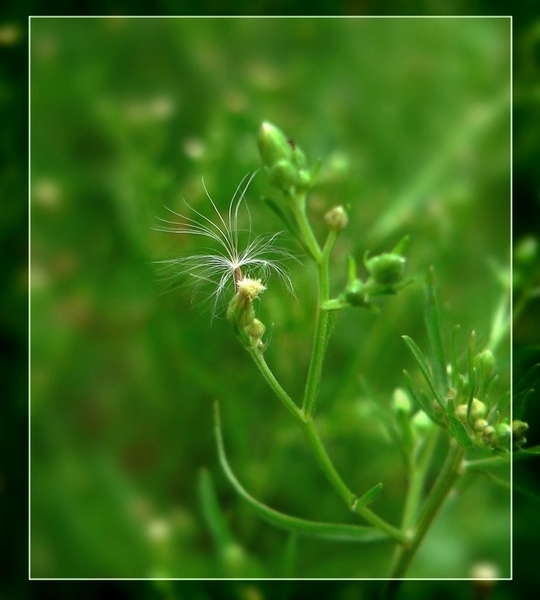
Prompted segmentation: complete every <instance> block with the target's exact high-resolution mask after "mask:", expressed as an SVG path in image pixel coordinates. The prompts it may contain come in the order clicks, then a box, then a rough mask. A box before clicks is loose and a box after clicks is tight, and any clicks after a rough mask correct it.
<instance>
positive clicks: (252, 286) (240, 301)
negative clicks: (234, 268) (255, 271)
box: [227, 277, 266, 327]
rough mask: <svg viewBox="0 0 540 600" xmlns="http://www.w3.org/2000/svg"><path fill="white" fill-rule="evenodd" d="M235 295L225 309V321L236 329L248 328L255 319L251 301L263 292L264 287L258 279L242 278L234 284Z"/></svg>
mask: <svg viewBox="0 0 540 600" xmlns="http://www.w3.org/2000/svg"><path fill="white" fill-rule="evenodd" d="M236 287H237V290H236V294H235V295H234V297H233V299H232V300H231V301H230V302H229V306H228V307H227V319H229V321H232V322H233V323H234V325H235V326H236V327H249V326H250V325H251V324H252V323H253V320H254V319H255V311H254V309H253V300H255V299H256V298H258V297H259V296H260V294H262V293H263V292H264V290H265V289H266V287H265V286H264V285H263V283H262V282H261V280H260V279H250V278H249V277H244V278H243V279H240V280H239V281H238V282H237V283H236Z"/></svg>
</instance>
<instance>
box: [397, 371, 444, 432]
mask: <svg viewBox="0 0 540 600" xmlns="http://www.w3.org/2000/svg"><path fill="white" fill-rule="evenodd" d="M403 374H404V375H405V385H406V386H407V389H408V390H409V393H410V394H411V396H412V398H413V400H414V401H415V402H416V404H417V406H418V407H419V408H421V409H422V410H423V411H424V412H425V413H426V415H427V416H428V417H429V418H430V419H431V420H432V421H433V422H434V423H437V425H439V426H441V427H444V423H443V421H442V420H441V419H440V418H439V417H438V415H437V414H436V413H435V411H434V410H433V407H432V406H431V404H430V402H429V401H428V400H427V399H426V398H424V397H423V396H422V394H417V393H416V391H415V389H414V387H413V384H412V381H411V376H410V375H409V373H408V372H407V371H403Z"/></svg>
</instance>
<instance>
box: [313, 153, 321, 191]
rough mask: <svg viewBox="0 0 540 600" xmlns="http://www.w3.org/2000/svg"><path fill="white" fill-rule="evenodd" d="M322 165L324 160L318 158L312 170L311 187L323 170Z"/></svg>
mask: <svg viewBox="0 0 540 600" xmlns="http://www.w3.org/2000/svg"><path fill="white" fill-rule="evenodd" d="M321 165H322V159H321V158H318V159H317V160H316V161H315V163H314V164H313V167H312V168H311V185H313V184H314V183H315V179H316V178H317V176H318V175H319V171H320V170H321Z"/></svg>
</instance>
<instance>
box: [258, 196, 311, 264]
mask: <svg viewBox="0 0 540 600" xmlns="http://www.w3.org/2000/svg"><path fill="white" fill-rule="evenodd" d="M263 202H264V203H265V204H266V205H267V206H269V207H270V209H271V210H272V211H273V212H274V214H275V215H276V216H277V217H278V218H279V220H280V221H281V222H282V223H283V224H284V225H285V227H286V228H287V229H288V231H289V232H290V233H291V235H292V236H293V237H294V238H295V239H296V241H297V242H298V243H299V244H300V245H301V246H302V248H303V249H304V250H305V251H306V252H307V253H308V254H310V251H309V248H308V247H307V245H306V244H305V242H304V240H303V239H302V235H301V233H300V229H299V228H298V226H297V225H296V222H295V220H294V216H293V215H292V213H291V212H290V211H289V210H286V209H283V208H282V207H281V206H279V204H278V203H277V202H276V201H275V200H272V198H263Z"/></svg>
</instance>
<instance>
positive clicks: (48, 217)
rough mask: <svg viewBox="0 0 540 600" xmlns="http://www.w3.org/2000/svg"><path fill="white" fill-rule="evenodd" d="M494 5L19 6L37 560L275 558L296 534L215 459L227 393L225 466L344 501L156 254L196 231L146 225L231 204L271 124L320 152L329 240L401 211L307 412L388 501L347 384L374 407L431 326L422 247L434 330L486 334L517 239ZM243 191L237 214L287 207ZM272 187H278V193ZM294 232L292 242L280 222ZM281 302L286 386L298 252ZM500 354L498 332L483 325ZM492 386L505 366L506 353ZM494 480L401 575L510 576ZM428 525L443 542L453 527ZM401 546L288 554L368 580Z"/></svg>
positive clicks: (256, 489)
mask: <svg viewBox="0 0 540 600" xmlns="http://www.w3.org/2000/svg"><path fill="white" fill-rule="evenodd" d="M509 43H510V28H509V22H508V20H505V19H480V20H467V19H465V20H463V19H438V20H432V19H430V20H422V19H411V20H401V19H388V20H378V19H374V20H356V19H335V20H316V19H306V18H303V19H294V20H293V19H291V20H289V19H284V20H281V19H265V20H261V19H232V20H222V19H124V18H115V19H103V18H97V19H85V20H80V19H54V18H42V19H34V20H32V22H31V79H30V82H31V178H32V181H31V183H32V194H31V240H32V248H31V252H32V255H31V266H32V271H31V301H32V305H31V316H32V320H31V359H32V362H31V397H32V402H31V459H32V462H31V501H32V502H31V575H32V576H33V577H44V578H53V577H88V578H103V577H136V578H138V577H154V576H161V577H178V578H213V577H230V576H233V577H250V576H254V577H259V576H261V577H270V578H274V577H281V576H284V568H285V567H284V558H283V555H284V552H285V548H286V544H287V536H286V534H284V533H283V532H281V531H279V530H276V529H273V528H272V527H271V526H269V525H267V524H265V523H263V522H261V521H260V520H259V519H258V518H257V517H256V516H255V515H254V514H253V513H252V512H251V511H250V509H249V507H247V506H246V505H245V504H244V503H243V501H242V500H240V499H239V498H237V497H236V496H235V494H234V492H233V491H232V489H231V488H230V486H229V484H228V483H227V482H226V481H225V480H224V477H223V476H222V474H221V472H220V469H219V466H218V465H217V460H216V452H215V444H214V440H213V437H212V410H211V407H212V402H213V401H214V400H215V399H218V400H220V403H221V408H222V414H223V422H224V423H223V424H224V436H225V443H226V447H227V450H228V454H229V458H230V460H231V463H232V465H233V468H234V469H235V470H236V472H237V474H238V476H239V478H240V480H241V481H242V482H243V483H244V485H245V486H246V488H247V489H248V490H249V491H250V492H251V493H252V494H253V495H254V496H255V497H257V498H259V499H261V500H262V501H264V502H266V503H267V504H269V505H271V506H273V507H274V508H277V509H279V510H282V511H284V512H288V513H290V514H294V515H297V516H302V517H305V518H310V519H319V520H328V521H343V522H352V520H351V516H350V515H349V514H348V511H347V510H346V508H345V507H342V506H341V504H340V501H339V499H338V498H335V497H334V494H333V492H332V490H331V489H329V487H328V485H327V483H326V481H325V479H324V477H323V476H322V475H321V474H320V473H319V471H318V468H317V466H316V464H315V462H314V461H313V459H312V458H311V456H310V455H309V452H308V451H307V449H306V446H305V444H304V441H303V439H302V436H301V434H300V432H299V431H298V430H297V429H296V427H295V424H294V423H292V422H290V420H289V418H288V415H287V414H285V412H284V411H283V410H282V407H281V406H280V405H279V404H278V403H277V401H276V400H275V399H274V398H273V396H272V394H271V393H270V391H269V390H268V389H267V387H266V385H265V383H264V382H263V381H262V380H261V378H260V377H259V375H258V373H257V372H256V369H255V368H254V366H253V365H252V364H251V363H250V360H249V357H248V356H247V354H245V352H244V351H243V350H242V349H241V348H240V347H239V346H238V344H237V343H236V341H235V339H234V336H233V335H232V332H231V331H230V328H229V324H228V322H227V321H226V320H225V319H223V318H221V319H212V318H211V315H210V313H209V312H208V310H205V309H204V307H202V306H198V305H197V300H195V301H192V297H191V295H190V293H189V291H186V290H184V289H179V290H175V291H172V292H169V293H164V292H166V286H164V285H163V284H162V283H160V282H159V281H158V280H157V279H158V278H157V276H156V268H155V266H154V265H153V264H152V261H154V260H161V259H165V258H174V257H179V256H182V255H185V254H187V253H190V252H196V251H197V249H198V248H200V240H199V239H180V236H174V235H171V234H164V233H158V232H156V231H153V229H152V228H153V227H154V226H156V225H157V224H158V218H159V217H165V218H167V211H166V209H165V208H164V207H170V208H172V209H173V210H176V211H178V212H185V211H186V210H187V209H186V207H185V205H184V202H183V201H184V199H185V200H186V201H187V202H188V203H189V204H190V205H192V206H194V207H196V208H197V210H201V211H202V212H204V213H205V214H210V212H209V211H208V208H209V204H208V201H207V200H206V199H205V195H204V190H203V186H202V178H203V177H204V182H205V185H206V186H207V188H208V190H209V192H210V194H211V195H212V197H213V199H214V201H215V202H216V204H217V205H218V206H219V207H220V208H221V209H223V210H226V208H227V207H228V202H229V201H230V198H231V196H232V194H233V192H234V190H235V189H236V186H237V184H238V183H239V181H240V179H241V178H242V177H243V176H244V175H245V174H246V173H248V172H251V171H253V170H255V169H257V168H258V166H259V161H258V156H257V149H256V144H255V137H256V131H257V128H258V126H259V123H260V122H261V121H262V120H269V121H271V122H273V123H275V124H276V125H278V126H280V127H281V128H283V129H284V130H285V131H286V132H287V134H288V135H291V136H292V137H294V139H295V140H296V142H297V143H298V144H299V145H300V146H301V147H302V148H303V149H304V151H305V152H306V154H307V156H308V158H309V159H310V160H311V161H314V160H315V159H317V158H319V157H320V158H322V159H323V167H322V170H321V174H320V179H319V184H318V185H317V186H316V188H315V190H314V191H313V193H312V195H311V200H310V215H311V217H312V220H313V222H314V223H317V222H318V221H319V220H321V217H322V215H323V214H324V212H325V211H326V210H327V209H328V208H330V207H331V206H332V205H334V204H336V203H345V204H347V205H349V207H350V216H351V223H350V225H349V228H348V229H347V231H346V232H345V233H344V234H343V236H342V239H341V240H340V242H339V244H338V247H337V252H336V261H335V271H334V275H335V277H334V283H335V288H334V289H335V291H336V292H338V291H339V289H340V285H342V284H343V281H344V276H345V256H346V255H347V254H348V253H350V252H354V253H355V255H356V256H357V258H359V259H360V258H361V256H362V255H363V253H364V251H365V250H370V251H382V250H385V249H389V248H391V247H392V246H393V245H394V244H395V242H396V241H397V240H398V239H399V238H400V237H401V236H402V235H403V234H405V233H408V234H410V235H411V238H412V243H411V246H410V249H409V252H408V254H409V259H410V260H409V262H408V273H409V275H411V276H413V277H414V278H415V284H414V285H412V286H410V287H409V288H407V289H406V290H404V291H403V292H401V293H400V294H399V295H398V296H397V297H395V298H389V299H384V300H383V301H382V302H381V307H382V309H383V310H382V314H381V315H380V316H373V315H371V314H368V313H366V314H364V313H362V312H360V311H358V312H357V311H352V310H351V311H350V312H347V313H344V314H343V315H341V316H340V318H339V320H338V323H337V326H336V330H335V335H334V338H333V340H332V342H331V347H330V349H329V356H328V360H327V363H326V365H325V372H324V379H323V385H322V389H321V395H320V401H319V413H318V426H319V429H320V431H321V434H322V436H323V439H324V440H325V441H326V442H327V444H328V450H329V452H330V454H331V456H332V457H333V459H334V460H335V463H336V465H337V466H338V468H339V470H340V471H341V472H342V474H343V476H344V478H345V480H346V481H347V482H348V483H349V485H350V486H351V487H352V488H353V489H355V490H358V491H362V490H365V489H367V488H368V487H371V486H372V485H374V484H375V483H377V482H379V481H382V482H383V484H384V493H383V494H382V496H381V498H380V500H378V501H377V506H376V510H377V511H378V512H379V513H380V514H381V515H383V516H384V517H385V518H387V519H389V520H390V521H392V522H398V519H399V510H400V508H401V502H402V496H403V492H404V483H405V482H404V473H403V469H402V466H401V462H400V459H399V454H398V452H397V450H396V449H395V448H392V446H391V444H390V443H389V442H388V440H386V439H385V437H384V435H383V433H382V429H381V426H380V424H379V422H378V421H377V417H376V416H375V415H374V414H373V411H372V409H371V408H370V404H369V402H367V401H366V398H365V397H364V396H363V393H362V389H361V386H360V378H361V377H365V378H366V380H367V381H368V382H369V384H370V386H371V388H372V389H373V390H374V395H375V396H376V397H377V399H378V401H379V402H381V403H382V404H383V405H387V404H388V402H389V399H390V396H391V393H392V391H393V389H394V388H395V387H396V386H399V385H403V378H402V369H403V368H407V369H409V370H412V369H414V367H413V363H412V360H411V358H410V356H409V355H408V354H407V351H406V349H405V348H404V345H403V343H402V341H401V339H400V336H401V335H403V334H407V335H411V336H412V337H414V338H415V339H417V341H418V342H419V344H420V345H421V346H423V347H426V336H425V333H424V329H423V323H422V281H423V277H424V274H425V271H426V269H427V267H428V266H430V265H435V268H436V271H437V277H438V282H439V286H440V290H441V295H442V298H443V305H444V322H445V326H446V333H448V334H449V332H450V330H451V328H452V326H453V325H454V324H456V323H459V324H460V325H461V326H462V331H463V332H464V334H463V340H462V342H463V347H464V346H465V334H466V332H468V331H469V330H470V329H472V328H474V329H476V331H477V332H478V336H479V339H480V345H481V344H482V342H483V343H485V342H486V341H487V337H488V334H489V330H490V323H491V319H492V315H493V311H494V310H495V307H496V305H497V303H498V301H499V299H500V296H501V294H502V291H501V288H500V285H499V283H498V281H497V278H496V277H495V276H494V265H498V267H497V268H499V269H502V270H503V271H505V270H506V271H507V270H508V263H509V250H510V220H509V217H510V192H509V186H510V176H509V156H510V155H509V152H510V151H509V75H510V56H509ZM268 192H269V190H268V189H267V186H266V182H265V176H264V174H263V173H260V174H259V175H258V176H257V177H256V178H255V180H254V183H253V184H252V186H251V188H250V190H249V192H248V202H249V208H250V211H251V215H252V222H253V229H254V231H255V232H256V233H265V232H269V231H274V230H275V229H276V228H279V223H278V222H277V221H276V220H275V219H274V217H273V215H272V214H271V213H269V212H267V209H266V208H265V207H264V205H263V204H262V202H261V201H260V196H261V195H262V194H266V193H268ZM270 193H271V192H270ZM291 247H294V244H292V243H291ZM290 269H291V277H292V279H293V281H294V284H295V290H296V295H297V298H296V299H291V298H290V297H289V296H287V294H286V292H285V291H284V290H283V289H282V288H281V287H280V286H279V284H277V285H272V281H270V285H269V290H268V291H267V292H266V293H265V295H264V298H263V301H262V303H261V311H262V314H263V316H264V319H263V320H264V321H265V322H267V323H270V322H273V323H274V324H275V330H274V334H273V338H272V342H271V344H270V347H269V349H268V351H267V360H268V362H269V363H270V364H271V365H272V366H273V368H274V369H275V372H276V374H277V375H278V377H279V378H280V379H281V380H282V382H283V384H284V386H285V387H286V388H287V389H288V390H290V392H291V394H293V396H294V397H298V396H299V394H300V393H301V392H302V388H303V384H304V381H305V373H306V369H307V364H308V360H309V341H310V338H311V328H312V317H313V308H314V306H313V297H312V296H313V289H312V288H313V281H314V280H313V272H312V271H311V270H310V268H309V267H308V268H306V265H296V264H295V263H291V264H290ZM498 358H499V366H500V368H501V370H502V373H503V375H504V374H505V372H506V371H507V368H508V361H509V351H508V340H505V341H504V342H503V344H502V345H501V347H500V349H499V356H498ZM504 379H506V381H503V382H502V383H501V389H504V385H505V384H506V385H507V384H508V377H507V376H506V377H503V380H504ZM202 467H205V468H207V469H208V470H209V471H210V473H211V474H212V476H213V480H214V483H215V486H216V490H217V494H218V497H219V501H220V504H221V507H222V510H223V513H224V515H225V518H226V519H227V521H228V523H229V525H230V527H231V530H232V532H233V534H234V536H235V538H236V542H237V543H236V545H235V546H234V547H231V548H229V549H227V551H226V552H223V551H222V552H221V553H220V552H218V549H217V548H216V546H215V544H214V541H213V540H212V537H211V534H210V529H209V527H208V525H207V523H206V522H205V519H204V515H203V511H202V509H201V503H200V498H199V495H198V483H197V482H198V477H199V473H200V469H201V468H202ZM508 519H509V506H508V493H507V492H506V491H504V490H499V489H497V488H495V487H493V486H492V485H490V484H489V482H485V481H478V482H476V483H475V484H474V485H472V486H469V487H468V488H467V489H466V490H464V491H463V493H461V494H460V495H459V497H457V498H456V499H454V501H453V502H452V503H451V504H449V506H448V507H447V508H446V509H445V511H444V512H443V514H442V515H441V516H440V518H439V519H438V521H437V523H436V525H435V527H434V529H433V531H432V533H431V535H430V536H429V537H428V538H427V539H426V542H425V544H424V547H423V549H422V550H421V552H420V553H419V555H418V558H417V560H416V561H415V563H414V564H413V566H412V568H411V571H410V575H411V576H420V577H467V576H469V575H470V569H471V566H472V565H473V564H474V563H475V562H478V561H485V560H488V561H492V562H494V563H495V564H497V566H498V568H499V570H500V574H501V576H508V575H509V522H508ZM443 540H444V543H443ZM390 557H391V547H390V546H389V545H384V544H379V545H374V546H372V547H369V548H363V547H356V546H354V545H351V544H331V543H329V542H322V541H314V540H302V539H301V540H300V541H299V548H298V556H297V559H296V561H295V569H294V572H293V576H294V577H297V578H303V577H384V576H385V574H386V571H387V568H388V561H389V560H390Z"/></svg>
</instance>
